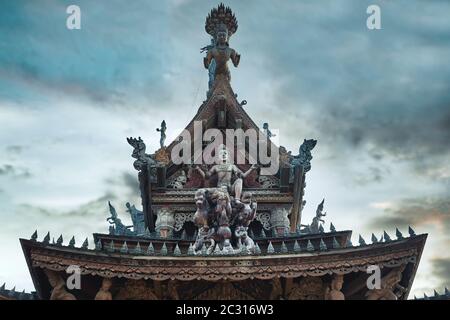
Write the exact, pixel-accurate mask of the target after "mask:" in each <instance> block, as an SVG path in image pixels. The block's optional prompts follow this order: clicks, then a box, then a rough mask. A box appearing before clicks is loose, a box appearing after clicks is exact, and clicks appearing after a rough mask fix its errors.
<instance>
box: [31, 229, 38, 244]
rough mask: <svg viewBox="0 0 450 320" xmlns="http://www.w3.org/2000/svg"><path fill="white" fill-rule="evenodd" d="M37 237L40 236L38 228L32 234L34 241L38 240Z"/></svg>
mask: <svg viewBox="0 0 450 320" xmlns="http://www.w3.org/2000/svg"><path fill="white" fill-rule="evenodd" d="M37 238H38V233H37V230H36V231H34V232H33V234H32V235H31V240H32V241H36V240H37Z"/></svg>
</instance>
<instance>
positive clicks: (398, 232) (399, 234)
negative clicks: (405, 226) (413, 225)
mask: <svg viewBox="0 0 450 320" xmlns="http://www.w3.org/2000/svg"><path fill="white" fill-rule="evenodd" d="M395 236H396V237H397V239H398V240H402V239H403V234H402V233H401V232H400V230H398V228H395Z"/></svg>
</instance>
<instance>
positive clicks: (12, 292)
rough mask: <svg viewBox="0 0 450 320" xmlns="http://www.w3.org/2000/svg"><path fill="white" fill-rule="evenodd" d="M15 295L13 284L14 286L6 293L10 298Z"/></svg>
mask: <svg viewBox="0 0 450 320" xmlns="http://www.w3.org/2000/svg"><path fill="white" fill-rule="evenodd" d="M15 295H16V286H14V288H12V289H11V290H9V293H8V296H10V297H11V298H13V297H14V296H15Z"/></svg>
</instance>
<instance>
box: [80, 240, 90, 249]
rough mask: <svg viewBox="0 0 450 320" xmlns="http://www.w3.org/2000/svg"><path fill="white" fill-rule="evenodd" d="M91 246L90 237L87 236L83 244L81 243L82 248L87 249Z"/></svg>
mask: <svg viewBox="0 0 450 320" xmlns="http://www.w3.org/2000/svg"><path fill="white" fill-rule="evenodd" d="M88 247H89V241H88V238H86V239H85V240H84V242H83V244H82V245H81V249H87V248H88Z"/></svg>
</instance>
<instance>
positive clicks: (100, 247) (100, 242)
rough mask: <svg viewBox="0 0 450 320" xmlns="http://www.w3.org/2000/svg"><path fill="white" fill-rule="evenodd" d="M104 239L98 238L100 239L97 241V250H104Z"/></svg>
mask: <svg viewBox="0 0 450 320" xmlns="http://www.w3.org/2000/svg"><path fill="white" fill-rule="evenodd" d="M102 248H103V246H102V240H100V239H98V241H97V242H96V243H95V250H102Z"/></svg>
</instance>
